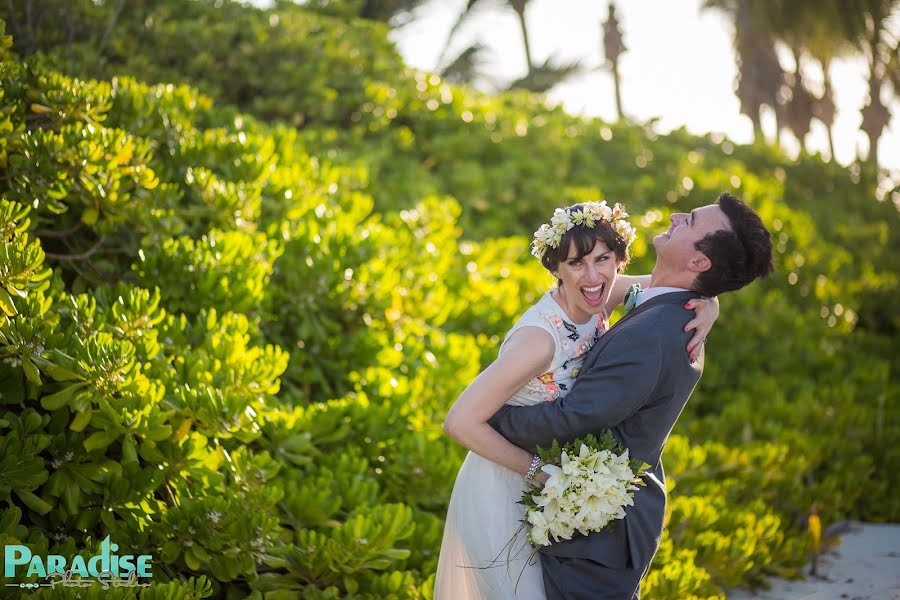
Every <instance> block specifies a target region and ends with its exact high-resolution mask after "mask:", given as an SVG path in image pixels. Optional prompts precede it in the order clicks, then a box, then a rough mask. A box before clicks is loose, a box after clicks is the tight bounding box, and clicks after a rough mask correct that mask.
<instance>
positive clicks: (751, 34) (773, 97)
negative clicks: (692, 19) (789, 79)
mask: <svg viewBox="0 0 900 600" xmlns="http://www.w3.org/2000/svg"><path fill="white" fill-rule="evenodd" d="M702 8H703V9H716V10H721V11H723V12H724V13H725V14H726V15H728V16H730V17H731V19H732V21H733V22H734V48H735V55H736V56H735V58H736V61H737V67H738V76H737V84H736V86H735V94H736V95H737V97H738V99H739V100H740V102H741V113H743V114H745V115H747V116H748V117H750V120H751V121H752V122H753V132H754V137H755V139H757V140H761V139H763V138H764V135H763V130H762V120H761V114H760V112H761V110H762V107H764V106H768V107H770V108H771V109H772V110H773V111H774V113H775V143H776V144H777V143H778V134H779V132H780V131H781V117H782V110H781V102H780V101H779V94H780V92H781V88H782V84H783V80H784V73H783V71H782V69H781V65H780V64H779V62H778V56H777V54H776V53H775V38H774V36H773V34H772V27H771V17H770V15H769V11H771V10H772V9H771V8H770V7H769V6H768V5H767V3H765V2H753V0H705V2H704V3H703V7H702Z"/></svg>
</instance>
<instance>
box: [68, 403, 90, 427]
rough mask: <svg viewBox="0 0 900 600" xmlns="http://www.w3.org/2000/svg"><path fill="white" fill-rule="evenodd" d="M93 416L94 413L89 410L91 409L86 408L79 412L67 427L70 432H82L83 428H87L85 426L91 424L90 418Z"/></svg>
mask: <svg viewBox="0 0 900 600" xmlns="http://www.w3.org/2000/svg"><path fill="white" fill-rule="evenodd" d="M93 415H94V411H93V410H91V407H90V406H88V407H87V408H86V409H84V410H83V411H80V412H79V413H78V414H77V415H75V418H74V419H73V420H72V424H71V425H69V429H71V430H72V431H84V428H85V427H87V424H88V423H90V422H91V417H92V416H93Z"/></svg>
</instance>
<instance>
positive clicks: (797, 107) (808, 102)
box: [783, 47, 815, 152]
mask: <svg viewBox="0 0 900 600" xmlns="http://www.w3.org/2000/svg"><path fill="white" fill-rule="evenodd" d="M791 52H792V53H793V55H794V64H795V65H796V66H795V68H794V72H793V73H792V74H791V75H790V77H789V79H788V81H789V83H790V92H791V97H790V100H788V101H787V102H786V103H785V105H784V111H783V112H784V121H785V124H786V125H787V127H788V129H790V130H791V132H792V133H793V134H794V137H796V138H797V141H798V142H800V147H801V148H802V149H803V151H804V152H806V134H807V133H809V129H810V124H811V123H812V120H813V116H814V107H815V98H814V97H813V95H812V94H811V93H810V92H809V90H807V89H806V87H805V86H804V85H803V75H802V73H801V71H800V55H801V52H800V50H799V49H797V48H796V47H794V48H791Z"/></svg>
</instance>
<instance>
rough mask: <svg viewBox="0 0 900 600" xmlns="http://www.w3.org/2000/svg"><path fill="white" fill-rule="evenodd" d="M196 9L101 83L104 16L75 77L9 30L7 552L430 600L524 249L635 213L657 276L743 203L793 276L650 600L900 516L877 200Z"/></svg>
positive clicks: (687, 418) (888, 304)
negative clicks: (472, 413)
mask: <svg viewBox="0 0 900 600" xmlns="http://www.w3.org/2000/svg"><path fill="white" fill-rule="evenodd" d="M189 4H190V6H187V5H184V6H182V5H183V3H178V5H177V7H176V5H175V4H174V3H171V2H167V1H165V0H153V1H149V0H148V1H145V2H143V3H140V4H139V6H137V7H136V9H135V10H134V11H132V12H128V11H125V12H124V13H123V15H122V22H121V23H120V25H121V27H120V28H115V29H114V30H112V31H111V33H110V36H109V38H108V39H107V42H106V48H105V49H104V51H103V52H102V53H101V54H100V55H99V56H100V59H97V57H98V55H97V48H98V42H99V39H100V38H101V37H102V35H103V32H104V31H105V29H106V27H107V24H108V23H109V20H108V19H107V17H108V16H109V14H108V13H106V12H104V11H109V10H111V8H110V7H108V6H106V5H105V3H97V4H95V3H89V2H83V3H82V2H76V3H72V4H71V7H72V8H71V12H70V13H68V14H69V17H70V18H71V19H72V21H71V23H76V24H79V27H78V28H77V34H74V35H73V36H72V44H71V46H68V45H67V44H68V36H67V32H66V30H65V28H64V26H63V25H59V26H58V27H56V28H54V27H51V26H47V27H42V28H41V29H40V31H39V32H38V33H37V34H35V35H34V36H32V37H31V38H23V39H22V41H20V42H19V41H18V39H17V43H20V44H21V46H19V50H20V51H22V52H23V53H24V52H30V51H32V50H34V51H38V52H37V53H36V54H34V55H31V56H29V57H27V58H26V59H21V58H19V57H17V56H16V55H14V54H13V53H11V52H10V51H9V50H8V49H7V48H9V47H10V45H11V41H10V40H9V38H8V36H6V37H4V36H2V35H0V40H3V42H2V44H0V84H2V85H0V106H2V107H3V110H2V111H0V244H2V255H0V256H2V261H0V309H2V311H3V316H2V318H0V510H2V513H0V539H2V543H3V544H9V543H26V544H28V545H29V546H30V547H31V548H32V549H33V550H34V551H35V552H47V551H52V552H53V553H58V554H67V555H71V554H73V553H76V552H84V553H86V554H89V551H88V549H89V548H93V547H94V546H96V540H99V539H103V538H104V537H105V536H106V535H110V536H111V537H112V538H113V539H115V540H117V541H118V543H120V544H126V545H127V546H128V550H134V551H138V553H151V554H152V555H153V556H154V566H155V569H154V573H155V578H154V583H153V585H152V586H151V587H150V588H147V589H146V590H144V591H143V592H142V595H141V597H146V598H153V597H156V596H160V597H162V596H165V597H173V598H180V597H185V598H188V597H190V598H202V597H209V596H216V597H227V598H238V597H247V596H250V597H255V598H261V597H266V598H295V597H300V598H339V597H340V598H345V597H346V598H430V597H431V587H432V585H433V573H434V570H435V567H436V562H437V556H438V551H439V545H440V539H441V532H442V520H443V516H444V511H445V510H446V503H447V501H448V499H449V495H450V490H451V489H452V482H453V478H454V474H455V473H456V470H457V469H458V467H459V465H460V464H461V462H462V459H463V457H464V454H465V452H464V450H463V449H461V448H460V447H459V446H457V445H456V444H454V443H453V442H451V441H450V440H448V439H447V438H446V436H444V435H443V433H442V431H441V421H442V419H443V416H444V414H445V412H446V410H447V408H448V407H449V406H450V404H451V403H452V402H453V400H454V399H455V398H456V397H457V396H458V394H459V393H460V392H461V391H462V389H463V388H464V387H465V386H466V385H467V384H468V383H469V382H470V381H471V380H472V379H473V378H474V377H475V376H476V374H477V373H478V371H479V369H480V368H481V367H483V366H484V365H485V364H487V363H488V362H489V361H490V360H492V359H493V358H494V356H495V355H496V352H497V348H498V346H499V342H500V339H501V336H502V335H503V334H504V332H505V331H506V329H507V328H508V327H509V326H510V325H511V324H512V323H513V322H514V320H515V319H516V318H517V316H518V315H519V314H521V312H522V311H523V310H524V309H525V308H526V307H527V306H528V305H530V304H531V303H533V302H534V301H535V300H536V299H537V297H538V296H539V295H540V294H541V293H542V292H543V290H544V289H546V287H547V286H548V285H549V284H550V283H551V281H550V278H549V277H548V276H547V274H546V273H545V272H544V271H543V270H542V269H541V268H540V266H539V265H538V264H537V263H536V261H534V260H533V258H532V257H531V256H530V254H529V249H528V245H529V236H530V232H531V231H532V230H533V229H535V228H536V227H537V225H538V224H539V223H541V222H543V221H545V220H546V218H547V215H548V214H549V213H550V210H551V208H552V207H554V206H556V205H559V204H563V203H568V202H573V201H578V200H583V199H587V198H594V197H598V196H605V197H606V198H609V199H615V200H621V201H623V202H625V203H626V204H627V205H628V207H629V210H630V211H631V212H632V214H633V216H634V221H635V223H636V224H637V225H638V226H639V229H640V239H639V241H638V242H637V243H636V244H635V247H634V254H635V258H634V263H633V267H631V270H632V272H647V271H648V270H649V269H650V267H651V266H652V259H653V257H652V252H651V251H650V249H649V248H648V244H647V242H646V240H648V239H649V236H650V234H651V232H653V231H654V230H657V229H659V228H660V226H661V224H662V222H664V221H665V219H666V218H667V216H668V214H669V213H670V212H671V211H674V210H689V209H690V208H692V207H694V206H697V205H699V204H704V203H708V202H709V201H710V200H711V199H713V198H714V197H715V195H716V194H718V193H719V192H720V191H723V190H724V191H734V192H735V193H737V194H738V195H739V196H741V197H743V198H744V199H745V200H747V201H748V202H750V203H751V204H752V205H753V206H754V207H755V208H756V209H757V210H758V211H759V212H760V214H761V215H762V217H763V219H764V220H765V222H766V223H767V224H768V225H769V226H770V227H771V229H772V230H773V232H774V234H775V237H776V245H777V248H776V250H777V256H776V263H777V271H776V274H775V276H774V277H773V278H772V279H771V280H769V281H767V282H765V283H761V284H758V285H755V286H753V287H751V288H749V289H747V290H744V291H742V292H740V293H738V294H734V295H729V296H726V297H723V298H722V312H723V315H722V318H721V320H720V323H719V324H717V325H716V328H715V329H714V331H713V332H712V334H711V335H710V339H709V344H708V346H709V347H708V353H707V357H706V359H707V360H706V366H705V368H706V374H705V376H704V378H703V381H702V383H701V384H700V386H699V387H698V390H697V391H696V393H695V394H694V396H693V398H692V400H691V402H690V403H689V404H688V408H687V409H686V411H685V413H684V415H683V416H682V418H681V420H680V421H679V424H678V426H677V428H676V431H675V435H673V436H672V438H671V440H670V444H669V447H668V450H667V452H666V459H665V464H666V468H667V471H668V475H669V479H668V481H669V482H670V486H672V488H673V492H672V496H671V502H670V507H669V511H668V516H667V519H668V521H667V523H668V527H667V532H666V535H665V537H664V539H663V544H662V547H661V549H660V552H659V554H658V556H657V557H656V559H655V561H654V565H653V569H652V570H651V572H650V574H649V576H648V578H647V580H646V582H645V589H646V591H647V595H648V597H652V598H691V597H697V598H706V597H722V596H723V595H724V593H725V590H727V589H728V588H730V587H732V586H736V585H757V584H759V583H761V582H762V580H763V578H764V577H765V576H767V575H770V574H785V575H789V574H793V573H796V572H797V569H798V568H799V567H800V566H801V565H802V564H803V563H804V562H805V561H806V560H807V559H808V557H809V553H810V551H811V547H810V544H809V540H808V536H807V533H806V531H805V525H804V523H805V518H806V514H807V512H808V511H809V509H810V507H811V505H812V504H813V502H815V503H816V504H817V506H818V507H819V511H820V513H821V515H822V517H823V520H824V521H825V522H826V524H828V523H830V522H833V521H836V520H839V519H843V518H848V517H850V518H861V519H866V520H873V521H883V520H897V519H898V518H900V501H898V499H897V496H896V494H895V493H893V489H894V488H895V487H896V477H894V476H893V475H891V474H893V473H896V472H897V471H898V469H900V464H898V460H900V459H898V456H897V453H896V452H893V449H894V448H895V447H896V445H897V443H898V442H900V425H898V423H897V422H896V419H891V418H890V416H891V414H892V412H891V411H895V410H896V399H897V397H898V384H897V382H896V381H893V380H892V378H891V374H892V370H893V367H894V364H893V362H894V359H893V352H894V351H893V341H894V339H895V338H896V335H897V326H898V321H897V317H896V315H897V314H898V310H897V309H898V304H897V303H898V300H897V294H896V284H897V268H896V266H897V265H896V259H895V256H896V252H897V250H898V242H897V234H896V231H897V225H898V223H897V210H896V207H895V206H892V205H891V203H890V202H887V201H878V200H876V199H875V176H874V174H872V173H870V172H868V171H866V170H865V169H863V168H861V167H858V166H854V167H852V168H851V169H842V168H840V167H837V166H835V165H830V164H824V163H822V162H821V161H820V160H818V159H815V158H810V157H803V158H801V159H800V160H799V161H796V162H794V161H790V160H789V159H787V158H786V157H784V156H783V155H781V154H779V153H778V152H777V151H775V150H772V149H770V148H766V147H763V146H750V147H741V146H734V145H733V144H732V143H731V142H729V141H727V140H717V139H712V138H709V137H705V138H700V137H695V136H691V135H689V134H687V133H686V132H684V131H676V132H674V133H672V134H671V135H668V136H658V135H656V134H654V133H653V132H652V131H650V130H649V129H647V128H644V127H638V126H632V125H624V124H622V125H610V124H606V123H602V122H600V121H584V120H581V119H578V118H575V117H571V116H569V115H566V114H565V113H563V112H562V111H561V110H559V109H548V108H546V107H545V106H544V104H543V101H542V100H541V99H540V98H538V97H534V96H530V95H527V94H511V95H501V96H499V97H496V98H493V97H486V96H483V95H480V94H477V93H474V92H471V91H469V90H466V89H463V88H457V87H452V86H448V85H447V84H445V83H444V82H442V81H440V80H439V79H438V78H436V77H434V76H431V75H426V74H416V73H409V72H407V71H405V69H404V67H403V65H402V64H401V63H400V61H399V59H398V58H397V56H396V52H395V51H394V50H393V48H392V47H391V45H390V43H389V42H388V40H387V37H386V29H385V28H384V27H383V26H380V25H374V24H371V23H367V22H357V21H349V22H342V21H338V20H337V19H334V18H330V17H327V16H322V15H321V14H315V13H312V12H308V11H305V10H303V9H302V8H298V7H289V6H286V5H278V7H276V8H275V9H272V10H269V11H262V10H259V9H255V8H247V7H242V6H241V5H239V4H236V3H230V2H225V3H222V4H223V6H222V7H219V8H217V7H216V6H215V3H213V2H206V1H203V2H193V3H189ZM20 5H21V3H14V4H13V11H12V13H11V15H12V17H13V19H15V22H16V23H21V22H22V20H21V18H20V17H21V13H20V12H19V11H20V9H21V8H22V7H21V6H20ZM47 6H51V7H57V8H59V9H60V10H63V9H64V8H65V6H67V5H63V4H56V3H53V2H49V3H47ZM176 8H177V9H178V10H183V11H186V12H184V13H179V12H176ZM48 10H49V9H48ZM126 13H127V14H126ZM188 13H189V14H188ZM47 14H49V13H47ZM45 16H46V15H45ZM188 16H189V17H191V18H190V19H188V18H187V17H188ZM276 16H277V18H275V17H276ZM0 23H2V21H0ZM44 23H47V22H46V21H45V22H44ZM148 23H149V24H148ZM273 23H275V24H273ZM0 34H2V31H0ZM193 48H202V49H201V51H199V52H193V51H192V49H193ZM297 57H301V58H297ZM302 57H306V58H305V59H302ZM95 59H97V60H95ZM261 65H265V66H266V68H260V67H261ZM90 76H100V77H101V78H102V79H101V80H94V79H90V78H89V77H90ZM135 77H138V78H140V79H141V80H149V81H151V82H154V83H152V84H147V83H143V82H142V81H141V80H139V79H136V78H135ZM169 81H172V82H176V83H177V84H169V83H168V82H169ZM236 82H240V85H237V84H236ZM233 84H234V85H233ZM192 86H193V87H192ZM200 90H202V91H203V92H204V93H201V91H200ZM298 125H299V127H298ZM560 181H563V182H565V184H564V185H560ZM885 474H888V476H887V477H885ZM750 558H752V560H750ZM4 583H5V581H4ZM39 593H40V594H41V595H44V596H49V597H69V596H71V595H72V594H71V593H70V590H65V589H59V588H58V589H54V590H42V591H41V592H39ZM86 593H89V594H92V593H94V592H93V591H90V592H86ZM122 594H123V597H124V596H127V594H126V593H124V592H123V593H122Z"/></svg>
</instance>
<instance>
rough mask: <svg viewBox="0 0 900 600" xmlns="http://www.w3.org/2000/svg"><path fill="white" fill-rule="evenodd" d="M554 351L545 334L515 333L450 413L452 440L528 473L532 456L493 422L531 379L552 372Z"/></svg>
mask: <svg viewBox="0 0 900 600" xmlns="http://www.w3.org/2000/svg"><path fill="white" fill-rule="evenodd" d="M553 351H554V344H553V339H552V338H551V337H550V334H549V333H548V332H546V331H544V330H543V329H540V328H539V327H523V328H522V329H520V330H519V331H517V332H515V333H514V334H513V335H512V336H511V337H510V338H509V340H507V341H506V344H505V346H504V348H503V352H501V353H500V356H499V357H497V360H495V361H494V362H493V363H491V365H490V366H489V367H488V368H486V369H485V370H484V371H482V372H481V374H480V375H479V376H478V377H476V378H475V381H473V382H472V383H471V384H469V387H467V388H466V389H465V390H464V391H463V393H462V394H461V395H460V397H459V398H458V399H457V400H456V402H455V403H454V404H453V407H452V408H451V409H450V412H449V413H447V418H446V420H445V421H444V431H445V432H446V433H447V435H449V436H450V437H451V438H453V439H454V440H456V441H457V442H459V443H460V444H462V445H463V446H465V447H466V448H468V449H469V450H471V451H472V452H474V453H476V454H478V455H479V456H481V457H483V458H485V459H487V460H489V461H491V462H495V463H497V464H499V465H502V466H504V467H506V468H507V469H511V470H513V471H515V472H516V473H521V474H523V475H524V474H525V473H527V472H528V468H529V467H530V466H531V458H532V455H531V453H529V452H528V451H526V450H523V449H521V448H519V447H518V446H516V445H514V444H513V443H511V442H509V441H507V440H506V438H504V437H503V436H502V435H500V434H499V433H497V432H496V431H495V430H494V429H493V428H492V427H491V426H490V425H488V423H487V421H488V419H490V418H491V417H492V416H494V413H496V412H497V411H498V410H500V407H501V406H503V405H504V403H506V401H507V400H509V398H510V397H511V396H512V395H513V394H514V393H515V392H516V391H518V390H519V389H520V388H521V387H522V386H524V385H525V384H526V383H527V382H528V380H529V379H531V378H532V377H536V376H537V375H540V374H541V373H544V372H546V370H547V368H548V366H549V365H550V361H551V360H553Z"/></svg>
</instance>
